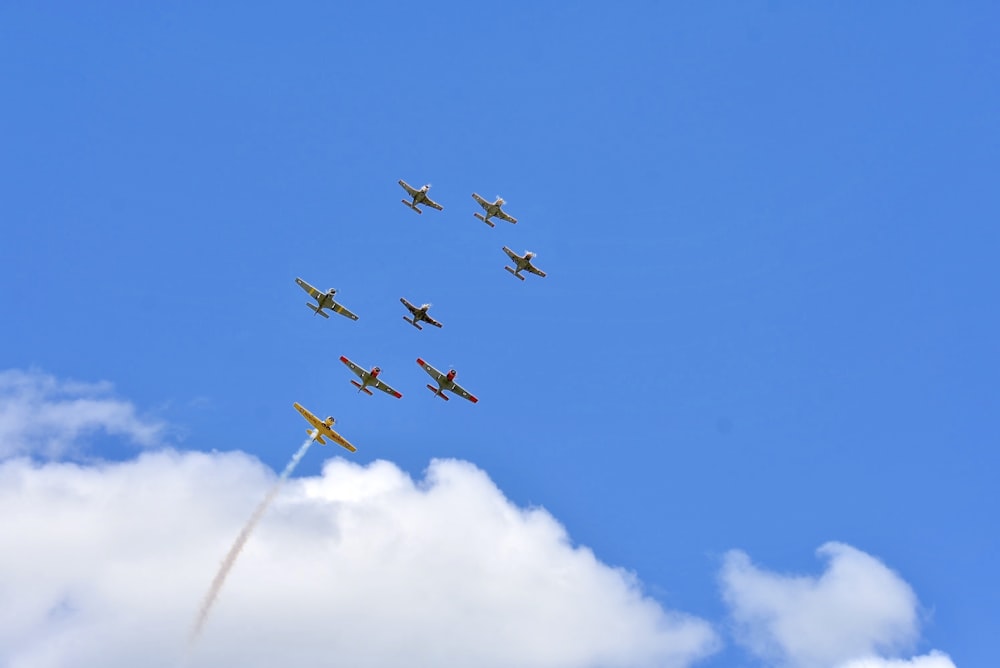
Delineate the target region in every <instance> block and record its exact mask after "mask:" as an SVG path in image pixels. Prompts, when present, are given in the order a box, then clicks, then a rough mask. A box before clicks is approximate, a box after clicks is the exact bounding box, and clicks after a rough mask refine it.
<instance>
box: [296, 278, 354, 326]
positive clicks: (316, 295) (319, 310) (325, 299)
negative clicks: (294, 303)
mask: <svg viewBox="0 0 1000 668" xmlns="http://www.w3.org/2000/svg"><path fill="white" fill-rule="evenodd" d="M295 282H296V283H298V284H299V286H300V287H301V288H302V289H303V290H305V291H306V292H308V293H309V294H310V295H312V296H313V299H315V300H316V301H317V303H318V305H313V304H310V303H309V302H306V306H308V307H309V308H310V309H312V311H313V313H315V314H316V315H321V316H323V317H324V318H329V317H330V316H329V315H328V314H327V313H325V312H324V311H323V309H325V308H328V309H332V310H334V311H336V312H337V313H339V314H340V315H342V316H345V317H347V318H350V319H351V320H357V319H358V316H356V315H354V314H353V313H351V312H350V311H349V310H348V309H346V308H344V307H343V306H341V305H340V304H338V303H337V302H335V301H334V300H333V296H334V295H335V294H337V290H336V288H330V289H329V290H327V291H326V292H320V291H319V290H317V289H316V288H314V287H313V286H311V285H309V284H308V283H306V282H305V281H303V280H302V279H301V278H296V279H295Z"/></svg>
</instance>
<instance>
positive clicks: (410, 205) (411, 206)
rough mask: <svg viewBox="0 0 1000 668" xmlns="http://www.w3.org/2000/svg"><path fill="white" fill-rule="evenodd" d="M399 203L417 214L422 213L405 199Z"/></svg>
mask: <svg viewBox="0 0 1000 668" xmlns="http://www.w3.org/2000/svg"><path fill="white" fill-rule="evenodd" d="M399 201H400V202H402V203H403V204H405V205H406V206H408V207H410V208H411V209H413V210H414V211H416V212H417V213H423V211H421V210H420V209H418V208H417V207H415V206H413V204H412V203H411V202H407V201H406V200H405V199H401V200H399Z"/></svg>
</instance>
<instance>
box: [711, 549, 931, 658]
mask: <svg viewBox="0 0 1000 668" xmlns="http://www.w3.org/2000/svg"><path fill="white" fill-rule="evenodd" d="M818 554H819V555H820V556H821V557H825V558H826V559H827V560H828V564H827V568H826V571H825V572H824V573H823V574H822V575H820V576H818V577H814V576H803V575H784V574H779V573H773V572H769V571H765V570H763V569H761V568H758V567H757V566H755V565H754V564H753V563H751V561H750V558H749V557H748V556H747V555H746V554H744V553H743V552H740V551H732V552H730V553H728V554H727V555H726V558H725V562H724V564H723V568H722V572H721V576H720V577H721V581H722V590H723V596H724V598H725V601H726V603H727V605H728V606H729V608H730V614H731V616H732V619H733V622H734V624H735V629H736V637H737V641H738V642H739V643H740V644H741V645H743V646H744V647H745V648H746V649H748V650H749V651H750V652H751V653H752V654H754V655H756V656H757V657H759V658H761V659H764V660H766V661H768V662H770V663H772V664H775V665H783V666H793V667H795V668H827V667H829V666H836V665H839V664H844V663H845V662H852V663H847V665H848V666H851V668H860V667H861V666H869V665H871V666H897V665H898V666H911V665H912V666H919V667H920V668H927V667H928V666H937V665H949V664H950V660H949V659H947V657H945V656H944V655H941V654H931V655H928V656H927V657H919V658H917V659H914V661H915V663H912V664H911V663H905V662H904V663H891V662H889V659H884V658H878V657H881V656H882V655H885V654H888V655H890V656H894V655H898V654H899V653H900V652H903V651H906V650H908V649H911V648H912V646H913V645H914V643H915V642H916V640H917V639H918V636H919V623H918V616H917V606H918V602H917V597H916V595H915V594H914V593H913V590H912V589H911V588H910V586H909V585H908V584H907V583H906V582H904V581H903V580H902V579H901V578H900V577H899V576H898V575H897V574H896V573H894V572H893V571H891V570H889V569H888V568H887V567H886V566H885V565H883V564H882V563H881V562H880V561H879V560H877V559H875V558H874V557H872V556H871V555H868V554H866V553H864V552H862V551H860V550H857V549H855V548H853V547H851V546H849V545H845V544H843V543H827V544H826V545H823V546H822V547H820V548H819V550H818ZM865 657H869V658H865ZM872 657H874V658H872ZM941 660H945V661H948V662H949V664H940V663H920V661H931V662H940V661H941ZM859 661H860V663H859ZM863 661H869V662H875V663H864V662H863Z"/></svg>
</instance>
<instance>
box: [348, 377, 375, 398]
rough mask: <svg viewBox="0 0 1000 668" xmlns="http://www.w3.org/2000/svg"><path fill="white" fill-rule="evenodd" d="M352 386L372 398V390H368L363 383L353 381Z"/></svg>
mask: <svg viewBox="0 0 1000 668" xmlns="http://www.w3.org/2000/svg"><path fill="white" fill-rule="evenodd" d="M351 385H353V386H354V387H356V388H358V392H364V393H365V394H367V395H368V396H369V397H370V396H372V391H371V390H369V389H368V388H367V387H365V386H364V385H362V384H361V383H359V382H358V381H356V380H352V381H351Z"/></svg>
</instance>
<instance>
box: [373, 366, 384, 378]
mask: <svg viewBox="0 0 1000 668" xmlns="http://www.w3.org/2000/svg"><path fill="white" fill-rule="evenodd" d="M380 373H382V369H380V368H378V367H373V368H372V378H378V375H379V374H380Z"/></svg>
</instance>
